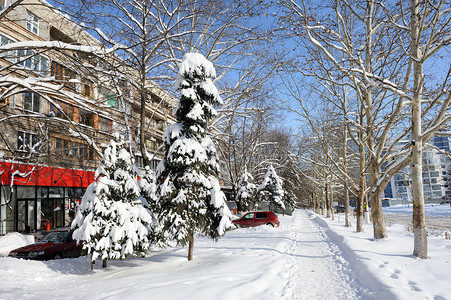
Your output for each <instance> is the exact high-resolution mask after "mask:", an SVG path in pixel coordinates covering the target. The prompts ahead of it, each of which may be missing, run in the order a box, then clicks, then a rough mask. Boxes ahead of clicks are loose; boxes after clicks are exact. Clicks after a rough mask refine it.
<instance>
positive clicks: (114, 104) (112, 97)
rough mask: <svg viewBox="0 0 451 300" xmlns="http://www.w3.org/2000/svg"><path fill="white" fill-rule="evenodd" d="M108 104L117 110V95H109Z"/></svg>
mask: <svg viewBox="0 0 451 300" xmlns="http://www.w3.org/2000/svg"><path fill="white" fill-rule="evenodd" d="M107 103H108V106H110V107H114V108H116V107H117V99H116V95H108V96H107Z"/></svg>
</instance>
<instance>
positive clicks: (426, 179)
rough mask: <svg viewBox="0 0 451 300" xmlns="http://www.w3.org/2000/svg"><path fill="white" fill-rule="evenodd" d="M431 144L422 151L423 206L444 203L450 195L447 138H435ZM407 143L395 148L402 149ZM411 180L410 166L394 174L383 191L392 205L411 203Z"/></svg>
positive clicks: (450, 163) (449, 164)
mask: <svg viewBox="0 0 451 300" xmlns="http://www.w3.org/2000/svg"><path fill="white" fill-rule="evenodd" d="M431 142H432V143H433V146H434V147H428V146H426V147H425V148H424V149H423V192H424V202H425V204H439V203H442V202H443V201H445V200H446V199H447V197H448V195H449V194H450V186H449V185H448V184H447V178H448V177H449V174H448V172H449V171H450V169H451V159H450V158H449V156H448V155H447V153H448V154H449V153H450V152H449V150H450V148H449V147H450V145H449V138H448V137H441V136H435V137H434V138H433V139H432V140H431ZM407 143H408V142H407V141H403V142H400V143H399V144H398V145H397V146H398V148H399V149H400V148H402V147H404V146H405V145H407ZM411 184H412V180H411V179H410V166H407V167H405V168H404V169H402V170H401V171H400V172H398V173H397V174H395V175H394V176H393V177H392V178H391V180H390V183H389V185H388V186H387V188H386V190H385V197H386V199H387V200H388V201H389V202H390V204H391V205H393V204H405V205H407V204H411V203H412V191H411Z"/></svg>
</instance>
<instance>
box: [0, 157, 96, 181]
mask: <svg viewBox="0 0 451 300" xmlns="http://www.w3.org/2000/svg"><path fill="white" fill-rule="evenodd" d="M0 174H1V182H0V184H2V185H10V184H11V181H13V185H32V186H35V185H36V186H67V187H87V186H88V185H89V184H91V183H92V182H93V181H94V172H93V171H86V170H75V169H63V168H54V167H44V166H39V165H29V164H25V163H10V162H0Z"/></svg>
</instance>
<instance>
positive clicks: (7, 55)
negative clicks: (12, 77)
mask: <svg viewBox="0 0 451 300" xmlns="http://www.w3.org/2000/svg"><path fill="white" fill-rule="evenodd" d="M11 43H15V41H14V40H13V39H10V38H9V37H7V36H4V35H3V34H0V45H1V46H3V45H8V44H11ZM0 57H3V58H4V59H6V60H8V61H10V62H12V63H15V62H16V61H17V60H16V58H17V54H16V51H15V50H10V51H5V52H2V53H0Z"/></svg>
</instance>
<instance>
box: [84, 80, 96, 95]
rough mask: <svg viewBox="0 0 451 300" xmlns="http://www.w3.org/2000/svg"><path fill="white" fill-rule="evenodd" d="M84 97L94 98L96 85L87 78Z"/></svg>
mask: <svg viewBox="0 0 451 300" xmlns="http://www.w3.org/2000/svg"><path fill="white" fill-rule="evenodd" d="M82 87H83V90H82V93H83V96H85V97H88V98H93V96H94V83H93V82H92V81H91V80H88V79H86V78H84V79H83V85H82Z"/></svg>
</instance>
